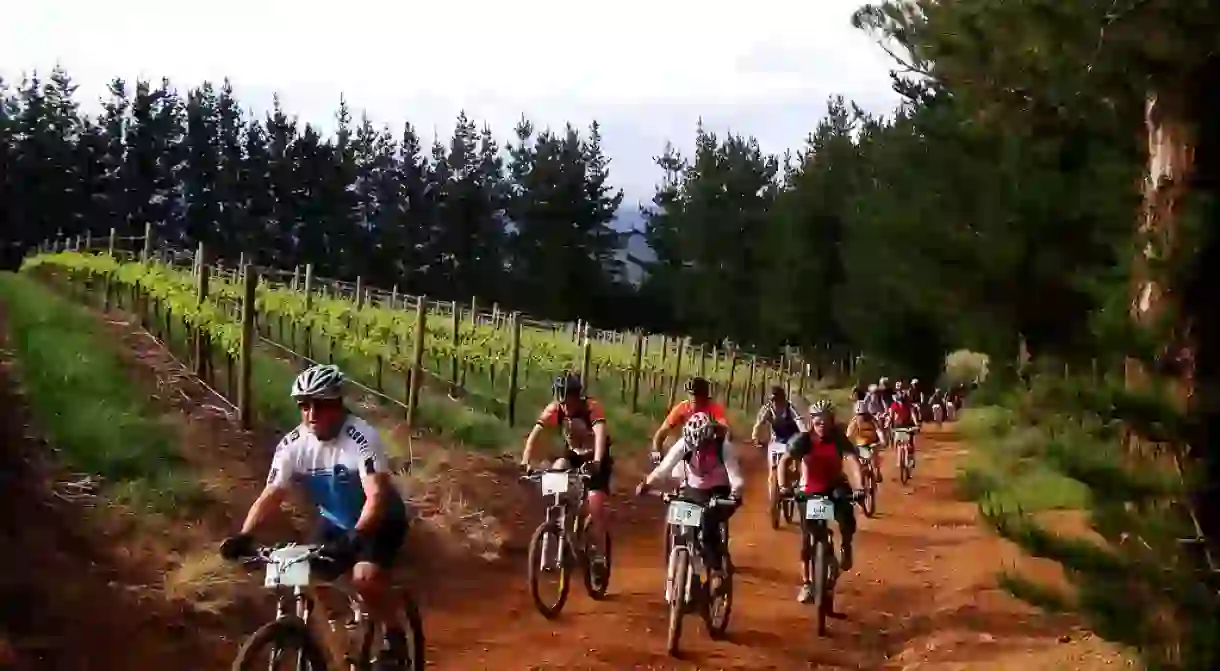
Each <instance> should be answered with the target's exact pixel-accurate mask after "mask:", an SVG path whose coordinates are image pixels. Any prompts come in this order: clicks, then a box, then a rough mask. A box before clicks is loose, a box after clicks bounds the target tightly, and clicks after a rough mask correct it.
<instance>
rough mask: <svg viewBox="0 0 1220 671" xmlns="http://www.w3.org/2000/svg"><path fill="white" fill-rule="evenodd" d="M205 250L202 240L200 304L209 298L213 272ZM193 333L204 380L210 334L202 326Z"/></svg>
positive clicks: (197, 366) (199, 372)
mask: <svg viewBox="0 0 1220 671" xmlns="http://www.w3.org/2000/svg"><path fill="white" fill-rule="evenodd" d="M204 251H205V250H204V247H203V243H202V242H201V243H199V251H198V252H197V254H198V257H197V258H198V259H199V277H198V278H197V282H198V286H197V287H196V291H197V292H198V298H199V305H203V302H204V301H206V300H207V299H208V278H209V275H210V274H211V267H210V266H208V264H207V258H206V257H205V256H204ZM192 335H193V336H194V339H195V347H194V350H195V351H194V352H193V354H194V357H195V375H196V376H197V377H198V378H199V379H201V380H202V379H205V378H204V375H205V374H206V373H207V368H208V366H207V362H208V359H209V358H210V354H211V353H210V352H208V343H207V339H208V336H207V333H206V332H204V330H203V329H202V328H198V329H195V332H194V333H193V334H192Z"/></svg>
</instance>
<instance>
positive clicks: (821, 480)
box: [777, 400, 864, 603]
mask: <svg viewBox="0 0 1220 671" xmlns="http://www.w3.org/2000/svg"><path fill="white" fill-rule="evenodd" d="M809 415H810V419H809V423H810V429H809V431H805V432H802V433H801V434H800V435H798V436H796V437H795V438H793V439H792V442H790V443H788V451H787V452H786V453H785V454H784V456H783V457H782V458H781V459H780V465H779V468H778V469H777V470H778V472H779V485H780V487H781V488H782V489H783V491H784V494H785V495H790V494H791V490H790V489H789V488H788V486H789V485H788V470H787V467H788V463H789V462H791V461H797V462H798V463H799V464H800V481H799V483H798V486H799V487H800V489H801V492H802V493H804V494H805V495H813V494H821V495H827V496H832V498H833V500H834V506H835V519H836V520H837V521H838V523H839V532H840V533H841V534H842V535H843V541H842V548H841V550H840V552H841V559H840V566H841V568H842V569H843V570H844V571H850V570H851V567H852V540H853V539H854V538H855V535H856V514H855V511H854V510H853V509H852V505H851V502H850V501H844V500H843V499H842V498H840V497H835V496H834V494H838V493H840V492H841V491H842V490H843V489H844V487H846V486H850V488H851V490H852V499H853V500H856V501H858V500H860V499H862V498H864V492H863V487H862V482H861V476H860V462H859V461H858V456H857V453H856V450H855V448H854V447H852V444H851V443H850V442H849V441H848V440H847V438H846V437H845V436H844V435H843V434H842V433H840V432H838V431H837V430H836V429H835V426H834V417H833V415H832V414H831V408H830V403H829V402H827V401H825V400H822V401H818V402H817V403H814V404H813V405H812V406H811V407H810V408H809ZM801 520H802V522H801V591H800V593H799V594H798V595H797V597H796V598H797V601H799V602H801V603H808V602H809V601H810V600H811V599H812V598H813V584H812V582H813V576H811V575H809V564H808V562H809V537H808V534H809V533H810V529H809V524H808V521H807V520H805V515H804V513H803V512H802V514H801Z"/></svg>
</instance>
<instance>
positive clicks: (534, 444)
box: [521, 424, 542, 466]
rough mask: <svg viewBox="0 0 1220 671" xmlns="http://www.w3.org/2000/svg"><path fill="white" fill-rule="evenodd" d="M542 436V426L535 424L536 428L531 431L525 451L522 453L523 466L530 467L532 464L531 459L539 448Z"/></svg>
mask: <svg viewBox="0 0 1220 671" xmlns="http://www.w3.org/2000/svg"><path fill="white" fill-rule="evenodd" d="M540 436H542V426H541V425H539V424H535V425H534V428H532V429H530V435H529V436H527V437H526V438H525V449H524V450H522V451H521V465H522V466H528V465H530V464H531V463H533V462H532V461H531V458H532V457H533V455H534V451H535V450H536V449H537V448H538V439H539V437H540Z"/></svg>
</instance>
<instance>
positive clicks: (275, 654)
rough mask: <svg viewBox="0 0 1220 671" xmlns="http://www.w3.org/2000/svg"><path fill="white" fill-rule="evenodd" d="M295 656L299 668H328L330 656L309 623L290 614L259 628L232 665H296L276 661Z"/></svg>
mask: <svg viewBox="0 0 1220 671" xmlns="http://www.w3.org/2000/svg"><path fill="white" fill-rule="evenodd" d="M294 658H295V669H296V671H327V668H326V657H325V656H324V655H323V654H322V650H321V649H320V648H319V647H318V644H317V642H316V641H314V640H313V635H312V634H311V633H310V632H309V627H308V626H307V625H306V624H305V622H303V621H302V620H301V619H300V618H298V617H296V616H294V615H290V616H287V617H283V618H280V619H278V620H274V621H272V622H268V623H267V624H264V625H263V626H261V627H259V628H258V629H257V630H255V632H254V633H253V634H251V635H250V638H248V639H246V642H245V643H244V644H242V646H241V649H240V650H238V651H237V659H235V660H233V667H232V668H233V671H255V670H256V669H257V670H259V671H262V670H263V669H267V668H275V669H280V668H292V667H281V666H279V665H277V664H276V662H280V661H289V662H292V661H293V659H294ZM268 662H271V663H270V664H268Z"/></svg>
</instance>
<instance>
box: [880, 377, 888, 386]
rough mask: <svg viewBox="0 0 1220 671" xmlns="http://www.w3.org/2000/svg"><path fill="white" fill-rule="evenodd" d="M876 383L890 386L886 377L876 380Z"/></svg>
mask: <svg viewBox="0 0 1220 671" xmlns="http://www.w3.org/2000/svg"><path fill="white" fill-rule="evenodd" d="M877 384H879V385H881V386H882V387H888V386H890V379H889V378H888V377H883V378H881V379H880V380H878V381H877Z"/></svg>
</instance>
